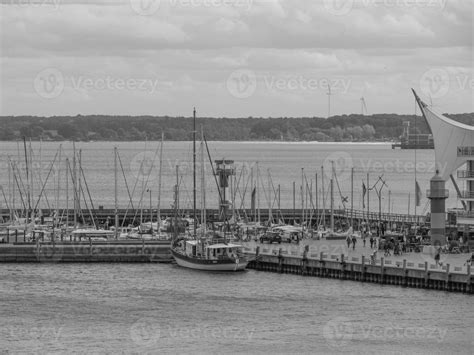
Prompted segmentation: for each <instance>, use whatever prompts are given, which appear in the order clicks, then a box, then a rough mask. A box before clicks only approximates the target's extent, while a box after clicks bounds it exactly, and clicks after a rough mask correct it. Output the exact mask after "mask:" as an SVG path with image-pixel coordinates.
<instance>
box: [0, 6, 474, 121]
mask: <svg viewBox="0 0 474 355" xmlns="http://www.w3.org/2000/svg"><path fill="white" fill-rule="evenodd" d="M0 3H1V4H2V5H0V11H1V25H0V26H1V27H0V29H1V31H0V41H1V63H0V70H1V72H0V75H1V87H0V90H1V92H0V100H1V101H0V115H23V114H27V115H48V116H50V115H77V114H123V115H142V114H152V115H190V114H191V111H192V107H193V106H196V107H197V110H198V113H199V114H200V115H202V116H215V117H242V116H245V117H246V116H263V117H267V116H274V117H279V116H293V117H297V116H322V117H326V116H327V115H328V111H329V110H328V106H329V105H328V98H330V101H331V109H330V113H331V115H332V114H344V113H346V114H350V113H360V112H361V111H362V105H361V97H363V98H364V99H365V102H366V106H367V112H368V113H369V114H372V113H392V112H395V113H408V114H412V113H414V112H415V105H414V100H413V96H412V94H411V91H410V88H411V87H413V88H415V89H416V90H417V91H418V92H419V93H420V96H421V97H422V98H424V99H425V100H426V101H427V102H428V103H432V104H433V106H435V107H436V108H438V109H439V110H440V111H442V112H450V113H458V112H473V111H474V68H473V67H474V55H473V36H474V35H473V32H474V31H473V13H474V3H473V1H471V0H312V1H310V0H0ZM329 90H330V93H331V95H328V92H329Z"/></svg>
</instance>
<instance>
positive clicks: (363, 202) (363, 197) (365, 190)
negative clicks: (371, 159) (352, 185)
mask: <svg viewBox="0 0 474 355" xmlns="http://www.w3.org/2000/svg"><path fill="white" fill-rule="evenodd" d="M366 193H367V188H366V187H365V184H364V182H362V208H365V194H366Z"/></svg>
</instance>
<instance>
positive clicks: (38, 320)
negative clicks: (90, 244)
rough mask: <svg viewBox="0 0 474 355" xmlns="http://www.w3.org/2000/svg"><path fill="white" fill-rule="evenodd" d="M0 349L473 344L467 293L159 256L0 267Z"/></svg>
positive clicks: (425, 349)
mask: <svg viewBox="0 0 474 355" xmlns="http://www.w3.org/2000/svg"><path fill="white" fill-rule="evenodd" d="M0 271H1V275H2V276H1V277H0V280H1V282H0V300H1V302H0V316H1V318H0V319H1V320H2V321H1V323H0V349H2V350H3V352H2V351H0V353H2V354H3V353H6V354H10V353H11V354H16V353H30V352H36V353H41V354H42V353H64V352H74V353H136V354H138V353H177V352H178V353H241V354H244V353H245V354H247V353H319V354H324V353H345V354H349V353H370V354H372V353H373V354H380V353H383V354H399V353H402V352H403V353H413V354H448V353H449V354H456V353H457V354H472V350H473V348H474V343H473V339H474V333H473V329H474V303H473V299H472V296H467V295H463V294H455V293H445V292H437V291H427V290H416V289H405V288H401V287H390V286H380V285H374V284H363V283H356V282H349V281H338V280H329V279H320V278H312V277H299V276H295V275H279V274H272V273H262V272H256V271H247V272H243V273H238V274H231V275H229V274H221V273H201V272H194V271H189V270H186V269H182V268H179V267H178V266H174V265H164V264H149V265H145V264H141V265H130V264H128V265H127V264H115V265H113V264H69V265H68V264H66V265H60V264H56V265H54V264H52V265H46V264H40V265H26V264H23V265H19V264H17V265H15V264H11V265H5V264H4V265H0Z"/></svg>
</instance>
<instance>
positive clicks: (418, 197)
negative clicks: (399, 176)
mask: <svg viewBox="0 0 474 355" xmlns="http://www.w3.org/2000/svg"><path fill="white" fill-rule="evenodd" d="M421 196H422V194H421V189H420V185H418V181H415V204H416V205H417V206H420V204H421Z"/></svg>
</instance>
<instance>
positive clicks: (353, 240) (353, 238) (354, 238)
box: [352, 235, 357, 250]
mask: <svg viewBox="0 0 474 355" xmlns="http://www.w3.org/2000/svg"><path fill="white" fill-rule="evenodd" d="M356 242H357V239H356V236H355V235H353V236H352V250H355V248H356Z"/></svg>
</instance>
